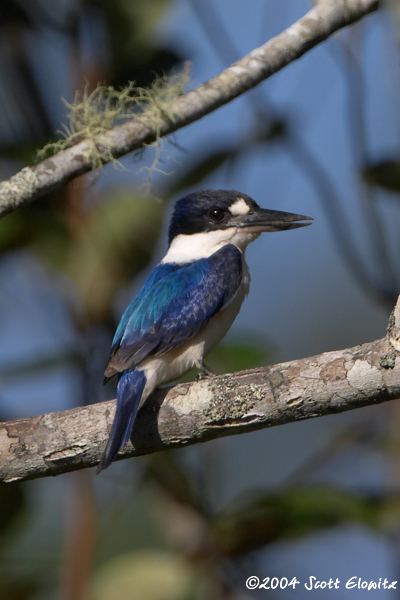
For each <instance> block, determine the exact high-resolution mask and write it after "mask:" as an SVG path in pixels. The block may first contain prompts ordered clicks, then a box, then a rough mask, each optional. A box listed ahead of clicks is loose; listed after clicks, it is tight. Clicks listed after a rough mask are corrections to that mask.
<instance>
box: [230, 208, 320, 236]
mask: <svg viewBox="0 0 400 600" xmlns="http://www.w3.org/2000/svg"><path fill="white" fill-rule="evenodd" d="M312 220H313V218H312V217H305V216H304V215H295V214H294V213H288V212H283V211H279V210H268V209H266V208H259V207H258V208H257V209H256V210H254V211H252V212H251V213H249V214H247V215H241V216H240V218H237V221H236V226H237V227H239V228H240V229H241V230H242V231H243V232H244V233H262V232H264V231H284V230H285V229H297V228H298V227H307V225H311V223H310V222H308V223H303V221H312Z"/></svg>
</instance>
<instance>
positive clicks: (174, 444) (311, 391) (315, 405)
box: [0, 296, 400, 482]
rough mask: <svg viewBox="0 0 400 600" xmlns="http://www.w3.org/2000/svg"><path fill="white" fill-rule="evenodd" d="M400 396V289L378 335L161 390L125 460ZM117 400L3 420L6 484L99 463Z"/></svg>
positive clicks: (0, 454) (143, 414) (1, 472)
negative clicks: (364, 341)
mask: <svg viewBox="0 0 400 600" xmlns="http://www.w3.org/2000/svg"><path fill="white" fill-rule="evenodd" d="M398 398H400V296H399V299H398V301H397V304H396V307H395V309H394V311H393V313H392V315H391V317H390V320H389V327H388V332H387V335H386V336H385V337H384V338H382V339H380V340H376V341H374V342H370V343H367V344H363V345H361V346H356V347H354V348H347V349H345V350H340V351H335V352H325V353H324V354H320V355H318V356H313V357H311V358H305V359H301V360H294V361H291V362H286V363H282V364H278V365H273V366H270V367H263V368H259V369H253V370H250V371H243V372H240V373H235V374H228V375H221V376H216V377H211V378H208V379H205V380H202V381H199V382H194V383H188V384H181V385H177V386H175V387H172V388H169V389H163V390H158V391H156V392H155V393H154V394H153V395H152V396H151V398H150V399H149V400H148V401H147V403H146V404H145V406H144V407H143V408H142V409H141V410H140V411H139V414H138V417H137V420H136V423H135V427H134V429H133V433H132V437H131V439H132V442H133V445H132V444H129V446H128V447H127V448H126V449H125V450H124V452H123V453H121V455H120V456H121V458H128V457H130V456H140V455H143V454H150V453H152V452H157V451H159V450H164V449H168V448H179V447H182V446H187V445H189V444H195V443H199V442H205V441H208V440H211V439H215V438H218V437H222V436H227V435H234V434H239V433H246V432H249V431H254V430H256V429H263V428H267V427H273V426H275V425H283V424H285V423H290V422H293V421H300V420H302V419H311V418H314V417H321V416H324V415H329V414H334V413H340V412H344V411H347V410H352V409H355V408H361V407H363V406H368V405H371V404H379V403H381V402H386V401H388V400H394V399H398ZM114 411H115V401H114V400H111V401H109V402H102V403H100V404H94V405H91V406H84V407H80V408H74V409H72V410H67V411H63V412H58V413H51V414H46V415H41V416H38V417H33V418H28V419H19V420H17V421H10V422H6V423H1V424H0V481H2V482H12V481H22V480H25V479H35V478H38V477H45V476H48V475H59V474H61V473H66V472H67V471H73V470H77V469H82V468H85V467H92V466H94V465H96V464H97V462H98V461H99V459H100V456H101V454H102V452H103V450H104V446H105V444H106V441H107V438H108V433H109V430H110V427H111V423H112V420H113V417H114Z"/></svg>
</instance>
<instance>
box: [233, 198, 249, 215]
mask: <svg viewBox="0 0 400 600" xmlns="http://www.w3.org/2000/svg"><path fill="white" fill-rule="evenodd" d="M249 210H250V206H249V205H248V204H247V203H246V202H245V201H244V200H243V198H238V200H236V202H234V203H233V204H232V206H230V207H229V212H230V213H231V214H232V215H233V216H234V217H238V216H240V215H247V213H248V212H249Z"/></svg>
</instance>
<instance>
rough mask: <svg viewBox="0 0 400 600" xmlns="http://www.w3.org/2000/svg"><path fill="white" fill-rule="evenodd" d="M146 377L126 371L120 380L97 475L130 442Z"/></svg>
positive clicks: (139, 372)
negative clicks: (112, 416)
mask: <svg viewBox="0 0 400 600" xmlns="http://www.w3.org/2000/svg"><path fill="white" fill-rule="evenodd" d="M145 385H146V376H145V374H144V373H143V371H136V370H133V371H124V372H123V373H122V374H121V375H120V377H119V380H118V386H117V410H116V413H115V417H114V422H113V424H112V428H111V433H110V437H109V438H108V442H107V446H106V449H105V450H104V453H103V456H102V457H101V460H100V462H99V466H98V467H97V471H96V472H97V474H98V473H100V471H102V470H103V469H106V468H107V467H109V466H110V464H111V463H112V461H113V460H114V459H115V457H116V456H117V454H118V450H121V448H123V447H124V446H125V445H126V444H127V443H128V440H129V437H130V435H131V431H132V427H133V423H134V421H135V417H136V414H137V411H138V408H139V405H140V400H141V398H142V394H143V390H144V388H145Z"/></svg>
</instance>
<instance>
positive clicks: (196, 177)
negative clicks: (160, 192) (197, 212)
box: [168, 119, 286, 196]
mask: <svg viewBox="0 0 400 600" xmlns="http://www.w3.org/2000/svg"><path fill="white" fill-rule="evenodd" d="M285 132H286V121H284V120H283V119H277V120H275V121H272V122H271V123H268V125H267V127H263V125H262V124H261V125H260V127H258V128H257V129H256V132H255V135H254V137H250V138H248V139H245V140H243V141H241V142H239V143H238V144H236V145H234V144H232V145H231V146H230V147H229V148H222V149H220V150H217V151H216V152H211V153H210V154H208V155H207V156H203V157H201V158H200V159H199V160H198V161H197V162H196V163H195V164H194V165H193V166H192V167H191V168H190V169H189V170H188V171H187V172H186V173H184V174H183V175H182V176H181V177H180V178H179V179H177V181H175V182H174V183H173V185H172V186H171V187H170V188H169V189H168V195H169V196H173V195H174V194H176V193H177V192H178V191H179V190H182V189H186V188H191V187H195V186H196V185H199V184H200V183H201V182H202V181H203V179H205V178H206V177H208V176H209V175H211V174H212V173H214V172H215V171H217V169H219V168H220V167H222V165H224V164H225V163H226V162H227V161H228V160H236V159H238V158H240V157H241V156H242V155H244V154H245V153H246V152H248V151H249V150H252V149H253V148H254V146H259V145H264V144H270V143H271V142H273V141H275V140H276V139H277V138H279V137H282V136H283V135H284V134H285Z"/></svg>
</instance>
